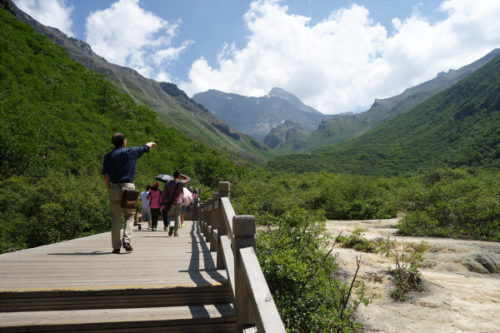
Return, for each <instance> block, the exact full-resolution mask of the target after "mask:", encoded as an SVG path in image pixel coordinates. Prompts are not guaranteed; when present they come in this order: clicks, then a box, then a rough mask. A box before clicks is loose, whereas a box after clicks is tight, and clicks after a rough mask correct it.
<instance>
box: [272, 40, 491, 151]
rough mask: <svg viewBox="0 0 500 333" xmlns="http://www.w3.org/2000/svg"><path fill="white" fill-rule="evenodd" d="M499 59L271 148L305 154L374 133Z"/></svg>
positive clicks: (431, 82)
mask: <svg viewBox="0 0 500 333" xmlns="http://www.w3.org/2000/svg"><path fill="white" fill-rule="evenodd" d="M498 55H500V49H495V50H493V51H491V52H490V53H488V54H487V55H485V56H484V57H482V58H481V59H478V60H477V61H474V62H473V63H471V64H469V65H466V66H463V67H461V68H459V69H457V70H449V71H448V72H446V73H445V72H441V73H439V74H438V75H437V77H435V78H434V79H432V80H429V81H426V82H424V83H421V84H419V85H417V86H415V87H411V88H408V89H406V90H405V91H404V92H403V93H401V94H400V95H397V96H393V97H390V98H384V99H376V100H375V102H374V103H373V104H372V106H371V107H370V109H369V110H368V111H366V112H361V113H356V114H339V115H334V116H332V117H329V118H325V119H323V120H322V121H321V123H320V124H319V126H318V128H317V129H316V130H315V131H313V132H311V133H310V134H306V135H304V134H303V133H297V134H296V135H290V136H288V137H287V138H286V140H282V142H281V143H280V145H279V146H275V147H271V148H273V151H275V152H276V153H279V154H280V155H284V154H293V153H304V152H310V151H313V150H316V149H320V148H322V147H327V146H330V145H334V144H338V143H341V142H344V141H347V140H349V139H353V138H355V137H358V136H360V135H362V134H364V133H366V132H368V131H369V130H370V129H372V128H375V127H377V126H379V125H381V124H382V123H384V122H386V121H388V120H390V119H393V118H395V117H397V116H398V115H400V114H403V113H406V112H408V111H410V110H411V109H413V108H414V107H416V106H417V105H419V104H421V103H423V102H424V101H425V100H427V99H429V98H430V97H432V96H434V95H436V94H437V93H439V92H441V91H443V90H445V89H447V88H449V87H450V86H452V85H454V84H455V83H457V82H459V81H460V80H462V79H464V78H465V77H467V76H468V75H470V74H471V73H473V72H474V71H476V70H477V69H478V68H481V67H482V66H484V65H485V64H486V63H488V62H490V61H491V60H492V59H493V58H495V57H496V56H498Z"/></svg>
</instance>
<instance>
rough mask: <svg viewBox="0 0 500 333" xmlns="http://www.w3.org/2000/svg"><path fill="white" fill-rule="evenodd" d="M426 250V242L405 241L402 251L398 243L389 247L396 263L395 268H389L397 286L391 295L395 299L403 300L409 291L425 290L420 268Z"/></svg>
mask: <svg viewBox="0 0 500 333" xmlns="http://www.w3.org/2000/svg"><path fill="white" fill-rule="evenodd" d="M426 250H427V245H426V244H425V243H424V242H422V243H421V244H413V243H405V242H403V244H402V250H401V252H400V251H399V250H398V248H397V247H396V245H394V246H391V247H390V248H389V255H390V256H391V257H392V258H394V263H395V268H393V269H389V274H390V275H391V276H392V279H393V282H394V286H395V288H394V289H393V290H392V292H391V297H392V298H394V299H395V300H397V301H401V302H403V301H405V300H406V295H407V293H408V292H410V291H422V290H423V287H422V274H421V273H420V271H419V268H420V266H421V264H422V261H423V260H424V258H423V253H424V252H425V251H426Z"/></svg>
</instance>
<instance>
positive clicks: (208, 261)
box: [188, 221, 227, 284]
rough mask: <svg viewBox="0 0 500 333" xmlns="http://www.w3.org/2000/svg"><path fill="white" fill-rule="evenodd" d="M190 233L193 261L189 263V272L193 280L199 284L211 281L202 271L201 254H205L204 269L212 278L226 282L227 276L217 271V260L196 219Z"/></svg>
mask: <svg viewBox="0 0 500 333" xmlns="http://www.w3.org/2000/svg"><path fill="white" fill-rule="evenodd" d="M190 235H191V261H190V263H189V268H188V272H189V276H190V278H191V280H192V281H193V282H195V283H197V284H199V283H203V282H207V283H208V282H209V281H207V280H206V279H205V278H204V277H203V276H202V275H201V273H200V272H201V271H202V269H201V268H200V256H203V265H204V266H205V268H204V269H203V271H205V272H206V273H207V274H208V275H209V276H210V277H211V278H212V279H214V280H216V281H218V282H221V283H223V282H225V281H226V280H227V278H226V277H225V276H224V275H222V274H221V273H219V272H218V271H217V267H216V265H215V262H214V260H213V258H212V255H211V254H210V248H209V247H208V246H207V243H206V242H205V241H204V239H203V236H202V235H201V232H200V227H199V225H198V224H197V223H196V222H194V221H193V224H192V227H191V231H190ZM198 244H200V247H201V251H200V249H199V248H198Z"/></svg>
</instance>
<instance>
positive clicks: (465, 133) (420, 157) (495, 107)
mask: <svg viewBox="0 0 500 333" xmlns="http://www.w3.org/2000/svg"><path fill="white" fill-rule="evenodd" d="M499 91H500V56H497V57H496V58H494V59H493V60H492V61H491V62H489V63H488V64H486V65H484V66H483V67H481V68H480V69H478V70H477V71H476V72H474V73H473V74H471V75H470V76H468V77H467V78H465V79H464V80H462V81H460V82H459V83H457V84H456V85H454V86H452V87H451V88H449V89H447V90H445V91H444V92H442V93H440V94H438V95H435V96H434V97H432V98H430V99H429V100H427V101H426V102H424V103H422V104H420V105H418V106H417V107H416V108H414V109H413V110H411V111H409V112H407V113H405V114H402V115H400V116H398V117H396V118H395V119H393V120H391V121H388V122H386V123H384V124H382V125H380V126H379V127H377V128H375V129H373V130H371V131H370V132H368V133H366V134H364V135H362V136H360V137H358V138H356V139H353V140H351V141H349V142H346V143H344V144H340V145H338V146H331V147H328V148H324V149H322V150H318V151H315V152H312V153H310V154H297V155H286V156H281V157H277V158H275V159H273V160H271V162H270V163H269V166H270V167H271V168H273V169H279V170H287V171H296V172H306V171H319V170H323V171H325V170H326V171H333V172H345V173H357V174H364V175H379V176H393V175H404V174H414V173H417V172H421V171H429V170H432V169H434V168H439V167H453V168H456V167H487V168H498V167H500V94H499Z"/></svg>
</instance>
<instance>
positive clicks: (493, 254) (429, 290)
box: [327, 219, 500, 333]
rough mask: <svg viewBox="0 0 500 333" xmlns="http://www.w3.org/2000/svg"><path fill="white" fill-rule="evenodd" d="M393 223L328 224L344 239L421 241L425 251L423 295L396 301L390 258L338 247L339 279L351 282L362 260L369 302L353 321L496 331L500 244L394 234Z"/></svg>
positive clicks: (397, 327) (384, 326) (377, 327)
mask: <svg viewBox="0 0 500 333" xmlns="http://www.w3.org/2000/svg"><path fill="white" fill-rule="evenodd" d="M397 222H398V219H388V220H368V221H362V220H357V221H328V222H327V228H328V230H329V232H330V233H331V234H332V235H333V236H336V235H338V234H339V232H340V231H343V235H348V234H349V233H351V232H352V231H353V230H354V229H355V228H361V229H363V237H364V238H366V239H376V238H384V239H387V237H389V238H390V240H393V241H394V240H395V241H396V242H398V243H401V242H403V241H404V242H411V243H420V242H422V241H425V242H426V243H427V245H428V250H427V251H426V252H425V253H424V262H423V265H422V267H421V269H420V271H421V272H422V277H423V281H424V291H423V292H414V293H410V294H409V295H408V299H407V300H406V301H405V302H396V301H394V300H393V299H392V298H391V296H390V293H391V290H392V288H393V285H392V282H391V280H390V277H389V275H388V274H387V270H388V268H389V267H393V266H394V263H393V260H392V259H390V258H386V257H385V256H384V255H382V254H370V253H363V252H358V251H355V250H353V249H344V248H339V247H338V245H337V247H336V249H335V250H334V252H336V255H337V262H338V263H339V265H340V267H339V268H340V269H339V271H338V273H337V274H338V277H340V278H341V279H343V280H344V281H346V282H347V281H350V279H352V276H353V275H354V272H355V269H356V257H357V256H361V257H362V259H361V260H362V261H361V268H360V271H359V273H358V278H359V279H361V280H363V281H364V282H365V284H366V285H367V287H368V292H369V293H370V294H372V295H374V299H373V301H372V303H371V304H369V305H368V306H364V305H363V304H362V305H360V307H359V308H358V311H357V321H358V322H360V323H362V324H363V325H364V331H365V332H394V333H396V332H398V333H399V332H436V333H437V332H440V333H445V332H481V333H486V332H488V333H495V332H499V333H500V243H496V242H483V241H467V240H456V239H447V238H430V237H402V236H397V235H396V232H397V229H396V225H397Z"/></svg>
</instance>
